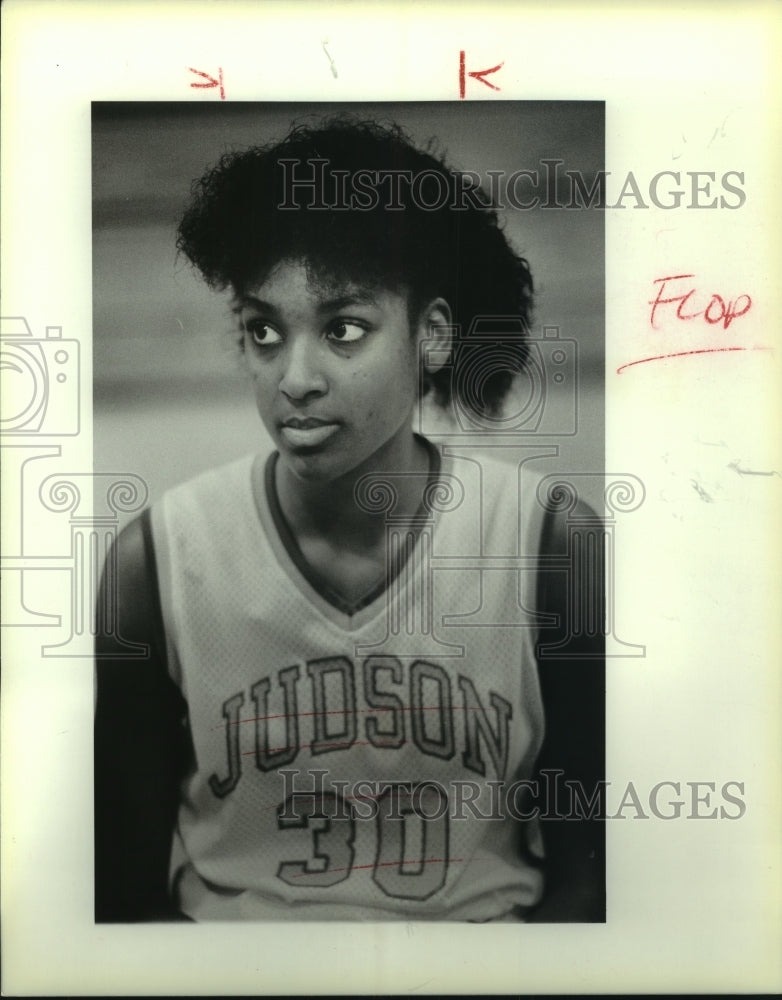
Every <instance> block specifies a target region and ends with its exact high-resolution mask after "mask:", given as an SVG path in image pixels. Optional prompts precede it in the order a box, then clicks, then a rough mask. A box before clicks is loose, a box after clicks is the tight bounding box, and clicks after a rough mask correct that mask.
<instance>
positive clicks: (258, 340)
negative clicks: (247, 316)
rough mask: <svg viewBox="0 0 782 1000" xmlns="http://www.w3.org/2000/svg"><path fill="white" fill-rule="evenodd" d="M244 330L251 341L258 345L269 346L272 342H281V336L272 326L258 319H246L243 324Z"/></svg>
mask: <svg viewBox="0 0 782 1000" xmlns="http://www.w3.org/2000/svg"><path fill="white" fill-rule="evenodd" d="M244 330H245V333H246V334H247V335H248V336H249V337H250V339H251V340H252V342H253V343H254V344H257V345H258V346H259V347H271V346H272V345H273V344H279V343H281V342H282V337H281V336H280V335H279V333H277V331H276V330H275V329H274V327H273V326H269V324H268V323H264V322H262V321H261V320H259V319H251V320H247V322H246V323H245V324H244Z"/></svg>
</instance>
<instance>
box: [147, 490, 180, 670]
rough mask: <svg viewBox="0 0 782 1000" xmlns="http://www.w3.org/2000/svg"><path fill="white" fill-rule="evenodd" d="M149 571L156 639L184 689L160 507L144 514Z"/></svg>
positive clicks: (150, 509)
mask: <svg viewBox="0 0 782 1000" xmlns="http://www.w3.org/2000/svg"><path fill="white" fill-rule="evenodd" d="M142 518H143V521H142V525H141V528H142V531H143V534H144V551H145V556H146V560H145V561H146V572H147V573H148V574H149V586H150V595H151V598H150V599H151V601H152V608H151V612H152V618H153V623H154V624H153V629H154V633H155V639H156V641H157V642H158V643H159V648H160V652H161V656H162V657H164V659H165V664H166V668H167V671H168V674H169V676H170V677H171V680H172V681H174V683H175V684H176V685H177V687H178V688H180V690H181V689H182V670H181V667H180V663H179V657H178V655H177V648H176V642H175V634H176V626H175V617H174V605H173V595H172V592H171V557H170V551H169V544H168V535H167V532H166V530H165V513H164V511H163V509H162V505H161V506H156V507H151V508H147V510H145V511H144V513H143V515H142Z"/></svg>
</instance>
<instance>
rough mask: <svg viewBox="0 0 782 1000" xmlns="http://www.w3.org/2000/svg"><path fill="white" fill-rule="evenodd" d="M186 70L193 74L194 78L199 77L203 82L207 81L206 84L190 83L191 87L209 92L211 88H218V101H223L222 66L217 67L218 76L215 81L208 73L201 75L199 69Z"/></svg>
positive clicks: (190, 68)
mask: <svg viewBox="0 0 782 1000" xmlns="http://www.w3.org/2000/svg"><path fill="white" fill-rule="evenodd" d="M187 68H188V70H189V71H190V72H191V73H195V74H196V76H200V77H202V78H203V79H204V80H206V81H207V82H206V83H191V84H190V86H191V87H198V88H204V89H206V90H209V89H211V88H212V87H219V88H220V100H221V101H224V100H225V88H224V87H223V67H222V66H220V67H218V70H217V74H218V76H217V79H215V78H214V77H213V76H211V75H210V74H209V73H203V72H202V71H201V70H200V69H193V67H192V66H188V67H187Z"/></svg>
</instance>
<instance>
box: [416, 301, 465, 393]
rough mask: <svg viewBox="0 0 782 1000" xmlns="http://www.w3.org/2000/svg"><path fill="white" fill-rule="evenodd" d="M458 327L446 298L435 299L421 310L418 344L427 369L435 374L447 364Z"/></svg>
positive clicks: (431, 373) (429, 372)
mask: <svg viewBox="0 0 782 1000" xmlns="http://www.w3.org/2000/svg"><path fill="white" fill-rule="evenodd" d="M455 332H456V327H455V326H454V324H453V317H452V314H451V307H450V306H449V305H448V303H447V302H446V301H445V299H440V298H438V299H433V300H432V301H431V302H430V303H429V305H428V306H427V307H426V308H425V309H424V310H423V311H422V312H421V317H420V320H419V323H418V344H419V350H420V352H421V354H420V357H421V358H422V359H423V363H424V369H425V371H426V372H427V373H428V374H430V375H433V374H434V373H435V372H437V371H439V370H440V369H441V368H442V367H443V365H446V364H447V363H448V361H449V359H450V357H451V351H452V350H453V342H454V336H455Z"/></svg>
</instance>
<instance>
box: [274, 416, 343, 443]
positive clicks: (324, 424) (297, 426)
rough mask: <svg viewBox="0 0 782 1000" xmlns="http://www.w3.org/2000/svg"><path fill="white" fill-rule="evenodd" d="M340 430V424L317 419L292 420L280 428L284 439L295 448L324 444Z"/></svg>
mask: <svg viewBox="0 0 782 1000" xmlns="http://www.w3.org/2000/svg"><path fill="white" fill-rule="evenodd" d="M337 430H339V424H337V423H330V422H329V421H326V420H318V419H316V418H315V417H307V418H292V419H290V420H286V421H285V423H284V424H283V425H282V426H281V428H280V433H281V434H282V437H283V439H284V440H285V442H286V443H287V444H289V445H292V446H293V447H299V448H301V447H310V448H311V447H314V446H316V445H319V444H323V442H324V441H327V440H328V439H329V438H330V437H331V435H332V434H334V433H335V432H336V431H337Z"/></svg>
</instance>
